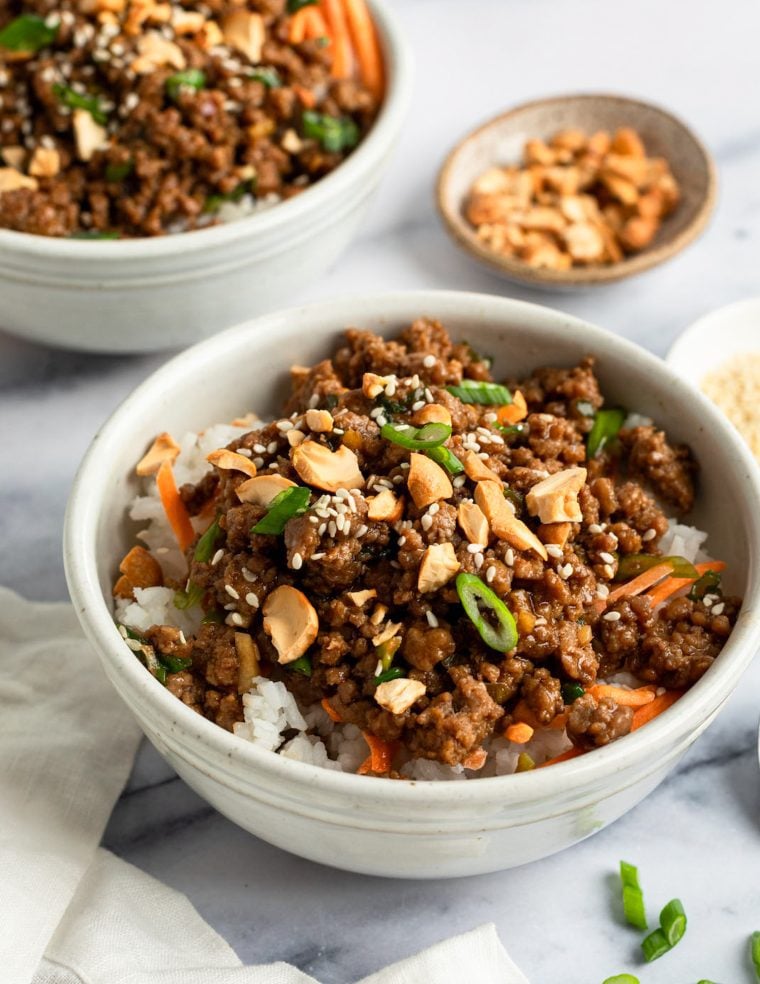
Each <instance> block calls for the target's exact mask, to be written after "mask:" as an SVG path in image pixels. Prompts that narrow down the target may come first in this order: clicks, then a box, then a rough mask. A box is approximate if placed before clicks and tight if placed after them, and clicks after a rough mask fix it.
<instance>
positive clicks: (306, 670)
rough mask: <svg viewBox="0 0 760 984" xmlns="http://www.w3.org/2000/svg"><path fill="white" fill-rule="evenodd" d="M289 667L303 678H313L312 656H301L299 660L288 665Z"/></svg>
mask: <svg viewBox="0 0 760 984" xmlns="http://www.w3.org/2000/svg"><path fill="white" fill-rule="evenodd" d="M287 665H288V669H289V670H295V672H296V673H300V674H301V676H305V677H310V676H311V657H310V656H299V657H298V659H294V660H293V662H292V663H288V664H287Z"/></svg>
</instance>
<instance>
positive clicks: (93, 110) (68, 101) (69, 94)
mask: <svg viewBox="0 0 760 984" xmlns="http://www.w3.org/2000/svg"><path fill="white" fill-rule="evenodd" d="M53 94H54V95H55V97H56V98H57V100H58V102H59V103H61V104H62V105H63V106H68V107H69V109H85V110H87V112H88V113H89V114H90V116H91V117H92V118H93V119H94V120H95V122H96V123H99V124H100V125H101V126H105V125H106V123H107V122H108V114H107V113H106V111H105V110H104V109H103V108H102V107H101V105H100V100H99V98H98V97H97V96H83V95H82V94H81V92H75V91H74V90H73V89H72V88H71V86H68V85H60V84H59V83H58V82H56V83H55V84H54V85H53Z"/></svg>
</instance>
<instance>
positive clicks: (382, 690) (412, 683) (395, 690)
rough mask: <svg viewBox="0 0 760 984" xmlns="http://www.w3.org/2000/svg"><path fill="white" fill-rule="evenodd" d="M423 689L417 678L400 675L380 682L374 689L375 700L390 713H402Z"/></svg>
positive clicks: (423, 685)
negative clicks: (394, 678)
mask: <svg viewBox="0 0 760 984" xmlns="http://www.w3.org/2000/svg"><path fill="white" fill-rule="evenodd" d="M425 690H426V687H425V684H424V683H421V682H420V681H419V680H410V679H409V678H408V677H400V678H399V679H398V680H387V681H386V682H385V683H381V684H380V685H379V686H378V688H377V689H376V690H375V700H376V701H377V702H378V704H379V705H380V706H381V707H382V708H383V709H384V710H386V711H390V713H391V714H403V713H404V712H405V711H408V710H409V708H410V707H411V706H412V704H413V703H414V702H415V701H417V700H419V699H420V697H422V695H423V694H424V693H425Z"/></svg>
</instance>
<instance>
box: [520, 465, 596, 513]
mask: <svg viewBox="0 0 760 984" xmlns="http://www.w3.org/2000/svg"><path fill="white" fill-rule="evenodd" d="M586 474H587V472H586V469H585V468H565V469H563V470H562V471H558V472H555V473H554V474H553V475H550V476H549V477H548V478H545V479H544V480H543V481H542V482H539V483H538V485H534V486H533V488H532V489H531V490H530V491H529V492H528V494H527V495H526V496H525V505H526V506H527V507H528V512H529V513H530V514H531V516H538V518H539V519H540V520H541V522H542V523H580V521H581V520H582V519H583V514H582V513H581V507H580V504H579V503H578V493H579V492H580V490H581V489H582V488H583V485H584V483H585V481H586Z"/></svg>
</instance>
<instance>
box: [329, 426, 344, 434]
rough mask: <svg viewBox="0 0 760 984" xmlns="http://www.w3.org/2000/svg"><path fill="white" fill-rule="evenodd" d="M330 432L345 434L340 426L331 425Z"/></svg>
mask: <svg viewBox="0 0 760 984" xmlns="http://www.w3.org/2000/svg"><path fill="white" fill-rule="evenodd" d="M332 432H333V434H345V433H346V432H345V431H344V430H343V428H342V427H333V430H332Z"/></svg>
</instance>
